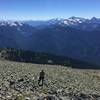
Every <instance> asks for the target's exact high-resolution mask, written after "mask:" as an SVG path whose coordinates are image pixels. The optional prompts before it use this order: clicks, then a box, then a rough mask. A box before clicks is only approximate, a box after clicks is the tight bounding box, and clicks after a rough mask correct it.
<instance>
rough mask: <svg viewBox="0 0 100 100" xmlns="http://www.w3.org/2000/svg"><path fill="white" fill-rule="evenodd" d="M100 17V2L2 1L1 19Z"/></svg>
mask: <svg viewBox="0 0 100 100" xmlns="http://www.w3.org/2000/svg"><path fill="white" fill-rule="evenodd" d="M71 16H76V17H85V18H91V17H93V16H95V17H100V0H0V19H17V20H24V19H26V20H28V19H51V18H59V17H62V18H68V17H71Z"/></svg>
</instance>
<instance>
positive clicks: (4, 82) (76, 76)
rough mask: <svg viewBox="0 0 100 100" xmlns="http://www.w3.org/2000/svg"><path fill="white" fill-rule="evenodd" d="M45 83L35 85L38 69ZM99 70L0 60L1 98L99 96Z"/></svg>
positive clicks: (80, 99)
mask: <svg viewBox="0 0 100 100" xmlns="http://www.w3.org/2000/svg"><path fill="white" fill-rule="evenodd" d="M42 69H43V70H44V71H45V72H46V76H45V82H44V86H43V87H41V86H38V84H37V82H38V76H39V72H40V71H41V70H42ZM99 99H100V71H99V70H88V69H87V70H82V69H81V70H80V69H72V68H67V67H63V66H56V65H55V66H52V65H39V64H30V63H27V64H26V63H18V62H11V61H0V100H99Z"/></svg>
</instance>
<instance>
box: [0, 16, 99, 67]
mask: <svg viewBox="0 0 100 100" xmlns="http://www.w3.org/2000/svg"><path fill="white" fill-rule="evenodd" d="M0 47H1V48H5V47H11V48H17V49H24V50H31V51H36V52H45V53H51V54H56V55H62V56H67V57H71V58H74V59H79V60H83V61H87V62H90V63H93V64H97V65H100V61H99V59H100V18H95V17H93V18H91V19H85V18H79V17H70V18H67V19H64V18H55V19H50V20H46V21H44V20H36V21H34V20H33V21H32V20H29V21H2V20H1V21H0Z"/></svg>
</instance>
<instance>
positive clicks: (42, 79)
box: [38, 70, 45, 86]
mask: <svg viewBox="0 0 100 100" xmlns="http://www.w3.org/2000/svg"><path fill="white" fill-rule="evenodd" d="M44 76H45V72H44V70H41V72H40V74H39V80H38V84H39V85H40V86H43V81H44ZM40 82H42V84H40Z"/></svg>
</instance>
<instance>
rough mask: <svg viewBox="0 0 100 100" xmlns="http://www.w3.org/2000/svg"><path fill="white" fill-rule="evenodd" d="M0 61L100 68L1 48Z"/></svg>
mask: <svg viewBox="0 0 100 100" xmlns="http://www.w3.org/2000/svg"><path fill="white" fill-rule="evenodd" d="M0 59H6V60H12V61H17V62H27V63H37V64H52V65H64V66H69V67H73V68H85V69H89V68H92V69H99V68H100V67H99V66H97V65H95V64H92V63H88V62H84V61H81V60H78V59H72V58H70V57H64V56H58V55H53V54H48V53H42V52H32V51H25V50H17V49H13V48H5V49H4V48H1V49H0Z"/></svg>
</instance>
